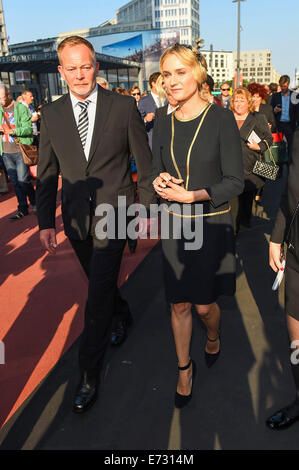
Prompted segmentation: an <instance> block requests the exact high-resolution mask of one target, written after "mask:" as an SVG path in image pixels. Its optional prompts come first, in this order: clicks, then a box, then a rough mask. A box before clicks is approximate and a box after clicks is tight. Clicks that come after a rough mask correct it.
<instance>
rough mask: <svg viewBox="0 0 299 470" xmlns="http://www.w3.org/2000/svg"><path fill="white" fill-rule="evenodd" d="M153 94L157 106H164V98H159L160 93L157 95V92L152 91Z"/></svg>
mask: <svg viewBox="0 0 299 470" xmlns="http://www.w3.org/2000/svg"><path fill="white" fill-rule="evenodd" d="M151 95H152V97H153V99H154V102H155V103H156V106H157V108H161V107H162V106H164V100H163V101H162V100H160V99H159V95H156V94H155V93H153V92H152V91H151Z"/></svg>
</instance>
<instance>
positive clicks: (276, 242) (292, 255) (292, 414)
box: [266, 130, 299, 429]
mask: <svg viewBox="0 0 299 470" xmlns="http://www.w3.org/2000/svg"><path fill="white" fill-rule="evenodd" d="M298 180H299V130H297V131H295V133H294V139H293V151H292V161H291V163H290V166H289V172H288V181H287V185H286V190H285V192H284V194H283V196H282V199H281V203H280V208H279V210H278V212H277V216H276V220H275V224H274V228H273V230H272V234H271V238H270V245H269V263H270V266H271V268H272V269H273V271H275V272H276V273H277V272H278V271H279V270H283V265H282V259H283V258H284V254H283V249H284V240H285V236H286V234H287V232H288V227H289V225H290V220H291V218H292V215H293V213H294V211H295V209H296V206H297V204H298V201H299V186H298ZM297 217H298V215H297ZM297 235H298V233H297ZM292 243H294V245H295V246H293V247H292V246H288V248H287V252H286V266H285V313H286V321H287V329H288V333H289V339H290V365H291V370H292V374H293V379H294V385H295V387H294V388H295V390H294V391H293V392H292V393H293V396H294V397H293V401H292V402H291V403H290V404H289V405H287V406H285V407H284V408H281V409H280V410H278V411H276V412H275V413H274V414H272V415H271V416H270V417H269V418H268V419H267V420H266V424H267V426H268V427H269V428H271V429H285V428H287V427H289V426H291V425H292V424H293V423H295V421H298V420H299V361H298V358H299V354H298V353H299V302H298V285H299V256H298V253H299V250H298V248H299V238H298V237H297V239H294V240H292Z"/></svg>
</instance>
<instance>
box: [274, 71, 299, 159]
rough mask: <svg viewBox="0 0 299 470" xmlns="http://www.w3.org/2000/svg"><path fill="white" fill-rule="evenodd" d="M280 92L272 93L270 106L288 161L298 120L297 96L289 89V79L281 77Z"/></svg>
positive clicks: (284, 76)
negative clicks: (282, 135)
mask: <svg viewBox="0 0 299 470" xmlns="http://www.w3.org/2000/svg"><path fill="white" fill-rule="evenodd" d="M279 85H280V88H281V91H280V92H279V93H274V94H273V95H272V99H271V105H272V108H273V111H274V115H275V119H276V127H277V130H278V132H282V133H283V134H284V135H285V137H286V139H287V143H288V153H289V159H290V157H291V149H292V142H293V134H294V131H295V129H296V126H297V125H298V124H299V122H297V120H298V110H299V106H298V102H299V100H298V96H299V95H298V94H297V92H294V91H291V90H290V89H289V85H290V77H289V76H288V75H282V76H281V77H280V79H279Z"/></svg>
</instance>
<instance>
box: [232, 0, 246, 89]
mask: <svg viewBox="0 0 299 470" xmlns="http://www.w3.org/2000/svg"><path fill="white" fill-rule="evenodd" d="M237 2H238V47H237V84H236V85H237V88H239V86H240V68H241V67H240V33H241V2H246V0H233V3H237Z"/></svg>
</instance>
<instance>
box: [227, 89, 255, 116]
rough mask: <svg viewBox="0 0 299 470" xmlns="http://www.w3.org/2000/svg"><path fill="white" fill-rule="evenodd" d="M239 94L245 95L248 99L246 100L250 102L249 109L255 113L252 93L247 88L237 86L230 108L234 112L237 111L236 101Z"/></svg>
mask: <svg viewBox="0 0 299 470" xmlns="http://www.w3.org/2000/svg"><path fill="white" fill-rule="evenodd" d="M237 96H243V98H245V99H246V101H247V102H248V109H249V111H250V112H251V113H253V112H254V110H255V107H254V104H253V101H252V97H251V94H250V93H249V91H248V90H247V88H237V89H236V90H235V91H234V92H233V94H232V97H231V100H230V109H231V110H232V112H233V113H234V112H235V107H234V102H235V99H236V97H237Z"/></svg>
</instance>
